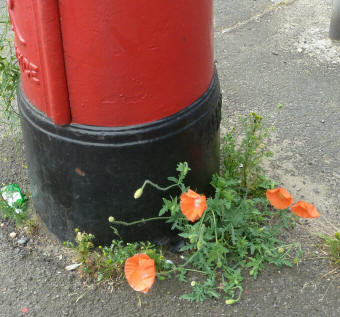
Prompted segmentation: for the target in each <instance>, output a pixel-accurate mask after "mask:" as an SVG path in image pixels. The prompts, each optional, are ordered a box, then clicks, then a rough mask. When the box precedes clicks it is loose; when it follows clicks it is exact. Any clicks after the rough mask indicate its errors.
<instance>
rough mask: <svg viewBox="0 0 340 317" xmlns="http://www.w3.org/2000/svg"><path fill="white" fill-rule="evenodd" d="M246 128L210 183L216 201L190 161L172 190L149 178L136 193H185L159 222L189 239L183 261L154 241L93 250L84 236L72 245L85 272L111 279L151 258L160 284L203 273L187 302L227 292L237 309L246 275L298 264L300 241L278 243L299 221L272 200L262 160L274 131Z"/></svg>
mask: <svg viewBox="0 0 340 317" xmlns="http://www.w3.org/2000/svg"><path fill="white" fill-rule="evenodd" d="M242 127H243V134H241V135H242V140H241V141H240V140H237V139H236V136H235V135H236V134H235V130H232V131H230V132H228V133H227V134H226V137H225V138H224V141H223V146H222V155H223V166H222V169H221V170H222V171H221V173H219V174H216V175H214V176H213V178H212V181H211V185H212V186H213V188H214V189H215V194H214V196H213V197H209V198H207V199H206V197H205V196H204V195H199V194H197V193H195V192H193V191H191V190H189V187H187V186H186V185H185V184H184V180H185V177H186V175H187V173H188V172H189V171H190V168H189V166H188V164H187V163H179V164H178V167H177V172H178V175H177V177H169V178H168V180H169V181H170V182H171V185H170V186H168V187H167V188H161V187H159V186H158V185H155V184H153V183H152V182H151V181H146V182H145V183H144V185H143V186H142V187H141V188H139V189H138V190H137V191H136V193H135V199H138V198H139V197H140V196H141V195H142V194H143V189H144V187H145V185H147V184H149V185H151V186H154V187H156V188H157V189H160V190H166V189H169V188H172V187H177V188H178V190H179V191H180V193H181V194H180V195H178V196H176V197H172V198H170V199H169V198H163V207H162V209H161V210H160V212H159V218H158V219H160V220H165V221H166V222H167V223H169V224H170V225H171V229H172V230H178V231H179V232H180V233H179V235H180V236H181V237H182V238H183V239H184V241H185V245H184V246H183V247H182V248H181V250H180V251H181V252H182V254H183V258H184V261H183V263H176V264H175V263H172V262H171V261H170V262H167V261H165V260H164V256H163V255H162V252H161V249H160V248H158V247H155V246H152V245H151V244H149V243H139V242H136V243H132V244H131V243H130V244H125V243H123V242H122V241H120V240H114V241H113V242H112V245H111V246H109V247H99V248H98V249H94V245H93V244H92V242H91V241H92V240H93V238H94V237H93V235H90V234H87V233H79V232H78V233H77V236H76V244H71V243H70V242H68V243H66V245H68V246H71V247H72V248H74V249H75V250H76V251H77V253H78V256H79V259H80V261H81V262H82V263H83V267H84V269H85V271H86V272H88V273H90V274H94V275H96V276H97V279H99V280H102V279H105V278H111V277H112V276H113V275H117V274H118V275H119V274H120V273H121V272H122V270H123V266H124V262H125V260H126V259H127V258H129V257H131V256H133V255H135V254H136V253H145V254H147V255H148V256H149V257H150V258H152V259H153V260H154V261H155V265H156V271H157V277H158V278H159V279H164V278H168V277H172V276H176V277H177V278H178V279H179V280H180V281H183V282H187V281H188V279H190V278H192V277H188V273H193V274H196V275H195V276H196V278H195V279H194V280H192V281H191V283H190V285H191V292H189V293H187V294H184V295H183V296H182V297H183V298H184V299H188V300H194V301H203V300H204V299H206V298H208V297H213V298H219V297H220V296H222V295H223V296H224V297H225V300H226V304H233V303H235V302H237V301H238V300H239V299H240V298H241V295H242V293H243V286H242V281H243V279H244V276H245V275H247V274H248V275H250V276H252V277H253V278H254V279H256V278H257V277H258V274H259V272H260V271H261V270H262V269H263V268H264V266H265V264H266V263H271V264H273V265H276V266H277V267H278V268H280V267H281V266H283V265H285V266H292V265H293V264H297V263H298V261H299V257H300V256H301V254H302V252H301V248H300V244H299V243H293V244H285V243H284V242H283V241H282V240H280V238H279V237H280V235H281V234H282V231H283V230H284V228H285V229H289V227H290V225H291V224H292V223H293V220H292V216H291V214H290V213H288V212H287V210H279V211H274V210H273V209H272V208H271V207H269V205H268V200H267V199H266V197H265V191H266V189H270V188H273V187H274V185H275V184H274V182H273V181H271V180H269V179H268V178H267V177H266V176H265V174H264V171H263V169H262V168H261V163H262V160H263V158H265V157H268V156H270V155H271V153H270V152H269V151H267V150H266V146H265V145H264V144H265V139H266V137H267V136H268V133H269V129H268V128H265V127H264V125H263V122H262V117H260V116H258V115H257V114H255V113H251V114H249V116H247V117H246V118H243V119H242ZM156 219H157V218H155V217H154V218H150V219H142V220H140V221H138V220H137V221H135V222H133V223H126V222H124V221H119V220H115V219H114V218H113V217H110V219H109V220H110V222H111V223H112V225H113V226H112V228H113V229H114V230H115V233H116V234H118V231H117V229H115V227H114V225H134V224H137V223H139V222H146V221H155V220H156ZM130 285H131V284H130Z"/></svg>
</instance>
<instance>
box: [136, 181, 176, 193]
mask: <svg viewBox="0 0 340 317" xmlns="http://www.w3.org/2000/svg"><path fill="white" fill-rule="evenodd" d="M147 184H149V185H151V186H153V187H155V188H157V189H158V190H161V191H167V190H169V189H170V188H172V187H175V186H178V184H172V185H170V186H168V187H161V186H159V185H157V184H155V183H153V182H151V181H150V180H148V179H147V180H146V181H145V182H144V184H143V186H142V187H141V188H142V190H143V189H144V187H145V186H146V185H147Z"/></svg>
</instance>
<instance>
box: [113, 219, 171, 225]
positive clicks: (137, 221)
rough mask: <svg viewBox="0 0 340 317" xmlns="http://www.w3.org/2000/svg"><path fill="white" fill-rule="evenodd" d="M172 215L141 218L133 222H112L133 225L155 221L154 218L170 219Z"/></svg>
mask: <svg viewBox="0 0 340 317" xmlns="http://www.w3.org/2000/svg"><path fill="white" fill-rule="evenodd" d="M169 218H170V217H153V218H148V219H140V220H136V221H132V222H125V221H113V222H112V223H115V224H117V225H123V226H133V225H136V224H138V223H143V222H148V221H154V220H165V219H169Z"/></svg>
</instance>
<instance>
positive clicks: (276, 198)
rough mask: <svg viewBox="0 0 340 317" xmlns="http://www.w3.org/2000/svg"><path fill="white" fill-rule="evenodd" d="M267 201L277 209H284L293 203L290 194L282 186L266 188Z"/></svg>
mask: <svg viewBox="0 0 340 317" xmlns="http://www.w3.org/2000/svg"><path fill="white" fill-rule="evenodd" d="M266 196H267V199H268V200H269V202H270V203H271V204H272V205H273V206H274V207H275V208H277V209H286V208H288V207H289V206H290V205H291V204H292V203H293V197H292V195H291V194H290V193H289V192H288V191H287V190H286V189H284V188H281V187H279V188H274V189H267V191H266Z"/></svg>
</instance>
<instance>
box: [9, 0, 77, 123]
mask: <svg viewBox="0 0 340 317" xmlns="http://www.w3.org/2000/svg"><path fill="white" fill-rule="evenodd" d="M7 4H8V11H9V16H10V20H11V24H12V29H13V31H14V33H15V39H14V45H15V53H16V56H17V59H18V63H19V67H20V71H21V86H22V89H23V90H24V92H25V94H26V95H27V97H28V98H29V99H30V100H31V102H32V103H33V105H34V106H35V107H37V108H38V109H39V110H40V111H41V112H43V113H45V115H46V116H48V117H49V118H50V119H52V120H53V122H54V123H55V124H57V125H66V124H69V123H70V122H71V115H70V103H69V97H68V87H67V81H66V75H65V63H64V53H63V44H62V37H61V31H60V15H59V1H58V0H44V1H38V0H20V1H18V0H7Z"/></svg>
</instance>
